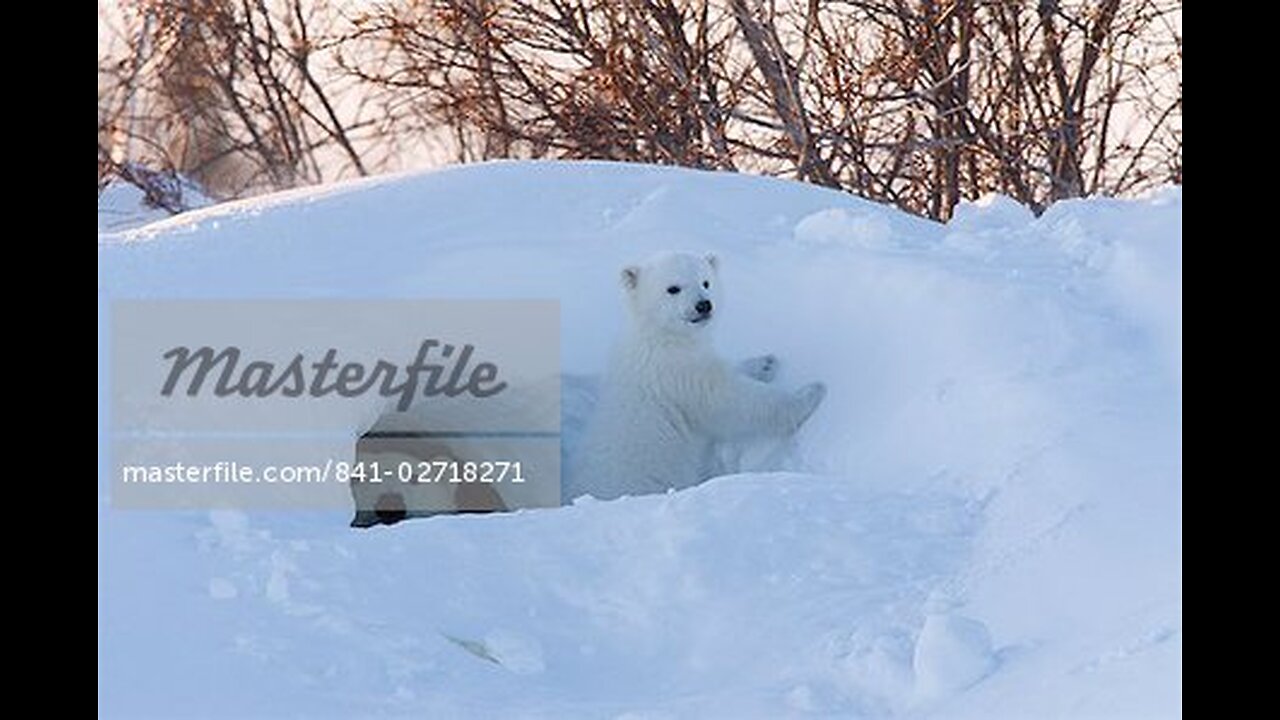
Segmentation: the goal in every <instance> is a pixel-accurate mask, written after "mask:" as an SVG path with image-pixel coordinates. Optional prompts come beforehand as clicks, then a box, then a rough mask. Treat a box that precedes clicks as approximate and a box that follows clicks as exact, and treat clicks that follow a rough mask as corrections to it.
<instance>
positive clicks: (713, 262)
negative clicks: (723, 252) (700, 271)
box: [702, 252, 720, 270]
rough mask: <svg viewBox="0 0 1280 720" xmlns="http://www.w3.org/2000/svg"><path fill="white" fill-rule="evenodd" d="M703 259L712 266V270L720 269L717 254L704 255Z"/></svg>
mask: <svg viewBox="0 0 1280 720" xmlns="http://www.w3.org/2000/svg"><path fill="white" fill-rule="evenodd" d="M702 259H703V260H706V261H707V264H708V265H710V266H711V269H712V270H719V269H720V257H719V256H718V255H716V254H715V253H710V252H709V253H707V254H706V255H703V256H702Z"/></svg>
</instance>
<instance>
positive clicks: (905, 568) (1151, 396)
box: [98, 163, 1182, 718]
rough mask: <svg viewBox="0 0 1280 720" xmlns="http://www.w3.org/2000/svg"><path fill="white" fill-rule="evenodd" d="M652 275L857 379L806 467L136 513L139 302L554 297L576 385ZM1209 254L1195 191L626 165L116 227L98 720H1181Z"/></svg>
mask: <svg viewBox="0 0 1280 720" xmlns="http://www.w3.org/2000/svg"><path fill="white" fill-rule="evenodd" d="M100 226H101V224H100ZM661 249H692V250H711V251H715V252H717V253H719V254H720V255H721V257H722V259H723V270H722V275H723V278H722V279H723V283H724V288H725V289H724V292H723V298H724V301H723V303H722V306H723V312H722V314H721V316H720V322H721V325H720V327H719V328H718V330H717V334H718V338H719V345H720V347H721V349H722V350H723V351H724V352H725V353H726V354H729V355H733V356H743V357H745V356H748V355H754V354H761V353H765V352H773V353H776V354H778V355H779V356H780V357H781V358H782V359H783V362H784V369H783V376H782V378H781V380H782V381H783V382H788V383H793V382H794V381H795V380H796V379H798V378H805V379H814V378H817V379H822V380H824V381H826V383H827V384H828V387H829V391H830V392H829V395H828V397H827V400H826V402H825V403H824V405H823V406H822V408H820V409H819V411H818V413H817V414H816V415H815V416H814V417H813V418H812V419H811V420H810V422H809V424H808V425H807V426H806V428H805V430H804V431H803V433H802V435H801V437H800V442H799V448H798V452H797V458H796V459H795V464H796V467H794V468H792V470H793V471H792V472H787V473H780V474H746V475H737V476H730V477H723V478H717V479H715V480H713V481H711V482H709V483H707V484H705V485H702V486H699V487H696V488H692V489H690V490H687V491H683V492H679V493H673V494H669V495H665V496H652V497H642V498H624V499H622V500H618V501H614V502H607V503H602V502H594V501H584V502H580V503H578V504H577V505H575V506H573V507H566V508H560V509H555V510H541V511H530V512H520V513H514V514H509V515H501V516H471V517H441V518H433V519H430V520H425V521H417V522H410V523H404V524H401V525H397V526H394V527H390V528H380V529H377V530H374V531H367V532H358V531H353V530H350V529H348V528H347V527H346V526H345V521H346V519H347V516H345V515H343V514H340V513H303V512H296V513H272V514H257V513H255V514H246V513H242V512H236V511H213V512H206V513H148V512H127V513H126V512H119V511H113V510H111V509H110V499H109V493H108V489H107V485H108V484H107V479H106V478H105V461H104V458H103V447H104V437H105V435H106V433H107V432H108V428H107V425H106V422H107V421H106V417H107V413H106V412H105V410H104V398H105V395H104V390H103V373H104V370H103V362H102V358H103V357H104V349H103V348H104V347H105V343H106V342H107V340H108V337H107V336H108V333H109V328H108V327H107V326H106V324H105V317H106V312H105V308H106V307H107V305H108V304H109V302H110V300H111V299H113V298H122V297H151V298H157V297H159V298H165V297H201V298H220V297H254V298H264V297H290V298H295V297H303V298H305V297H458V298H472V297H474V298H486V297H499V298H527V297H550V298H557V299H559V300H560V302H561V307H562V326H563V337H562V345H563V346H562V353H561V356H562V358H563V363H564V366H565V371H566V372H567V373H570V374H582V375H590V374H593V373H598V372H599V370H600V368H601V367H602V366H603V364H604V359H605V355H606V353H607V350H608V347H609V343H610V339H611V336H612V334H613V332H614V331H615V329H616V328H617V327H618V325H619V323H620V321H621V312H622V311H621V305H620V301H619V300H618V290H617V281H616V277H617V269H618V268H619V267H621V266H622V265H623V264H625V263H626V262H628V261H632V260H635V259H638V258H643V257H645V256H647V255H648V254H650V253H652V252H654V251H656V250H661ZM1181 253H1182V196H1181V190H1180V189H1167V190H1164V191H1162V192H1159V193H1157V194H1154V195H1152V196H1149V197H1147V198H1143V199H1139V200H1129V201H1120V200H1086V201H1072V202H1064V203H1059V204H1057V205H1055V206H1054V207H1052V208H1051V209H1050V210H1049V211H1048V212H1047V213H1045V214H1044V215H1043V216H1042V217H1040V218H1034V217H1032V216H1031V215H1030V214H1029V213H1027V212H1025V210H1023V209H1022V208H1020V207H1018V206H1017V205H1015V204H1013V203H1012V202H1010V201H1008V200H1006V199H1003V198H998V197H993V198H986V199H984V200H982V201H980V202H977V203H974V204H972V205H966V206H963V207H962V208H960V211H959V212H958V213H957V216H956V218H955V220H953V221H952V222H951V223H950V224H948V225H945V226H943V225H938V224H935V223H931V222H927V221H924V220H920V219H918V218H913V217H910V216H907V215H904V214H902V213H899V212H897V211H894V210H892V209H889V208H885V207H882V206H879V205H875V204H872V203H869V202H866V201H863V200H860V199H858V198H854V197H850V196H847V195H843V194H839V193H834V192H830V191H826V190H822V189H818V188H814V187H811V186H807V185H801V184H797V183H790V182H782V181H775V180H769V179H762V178H757V177H749V176H743V175H730V174H713V173H702V172H693V171H686V170H677V169H664V168H651V167H643V166H621V165H612V164H604V163H499V164H490V165H483V166H470V167H465V168H456V169H450V170H445V171H439V172H431V173H424V174H416V175H405V176H388V177H380V178H373V179H369V180H364V181H359V182H354V183H348V184H343V185H337V186H330V187H324V188H318V189H310V190H304V191H297V192H291V193H283V194H278V195H274V196H269V197H265V198H261V199H255V200H252V201H246V202H239V203H231V204H225V205H219V206H215V207H210V208H205V209H201V210H198V211H194V212H190V213H186V214H183V215H180V216H178V217H175V218H171V219H168V220H164V221H161V222H158V223H154V224H151V225H148V226H145V227H143V228H139V229H136V230H130V231H124V232H120V233H112V234H101V233H100V234H99V246H98V309H99V313H98V316H99V325H98V343H99V371H98V372H99V411H98V437H99V442H98V447H99V462H98V467H99V480H98V488H99V490H98V621H99V622H98V695H99V708H100V712H101V713H102V714H104V715H108V716H148V715H162V716H169V717H178V716H207V717H243V716H256V717H286V716H288V717H316V716H338V717H349V716H369V715H379V716H405V717H409V716H412V717H446V716H481V717H487V716H496V715H503V716H515V717H578V716H580V717H633V718H635V717H779V716H797V717H803V716H807V715H814V716H846V717H883V716H910V717H982V718H991V717H1027V716H1126V717H1135V716H1174V715H1179V714H1180V712H1181V681H1182V565H1181V563H1182V529H1181V518H1182V494H1181V492H1182V457H1181V452H1182V450H1181V445H1182V398H1181V386H1182V362H1181V357H1182V329H1181V324H1182V297H1181V293H1182V260H1181V257H1182V256H1181ZM573 407H574V404H573V403H572V402H569V403H566V408H568V409H569V410H567V412H570V414H571V415H570V416H569V417H567V418H566V424H565V432H566V438H565V439H566V442H569V443H572V442H573V440H574V439H575V433H576V432H577V431H578V430H580V423H579V420H580V418H578V417H574V416H572V408H573Z"/></svg>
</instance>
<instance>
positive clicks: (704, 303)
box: [693, 299, 711, 315]
mask: <svg viewBox="0 0 1280 720" xmlns="http://www.w3.org/2000/svg"><path fill="white" fill-rule="evenodd" d="M693 309H694V310H697V311H698V314H699V315H710V314H711V301H710V300H706V299H703V300H699V301H698V304H696V305H694V306H693Z"/></svg>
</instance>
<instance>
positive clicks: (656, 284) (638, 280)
mask: <svg viewBox="0 0 1280 720" xmlns="http://www.w3.org/2000/svg"><path fill="white" fill-rule="evenodd" d="M717 264H718V261H717V259H716V256H715V255H712V254H710V253H708V254H706V255H693V254H690V253H676V252H665V253H659V254H657V255H654V256H653V257H650V258H649V259H648V260H646V261H645V262H643V263H641V264H639V265H630V266H628V267H625V268H623V269H622V287H623V290H624V291H625V292H626V294H627V305H628V307H629V309H630V310H631V319H632V321H633V322H634V324H635V326H636V328H637V329H639V330H643V331H649V332H660V333H670V334H675V335H688V336H692V335H697V334H700V333H702V332H704V331H705V330H706V329H707V327H709V326H710V325H711V320H712V318H714V317H715V313H716V301H715V294H716V291H717V290H718V286H719V282H718V280H717V277H716V268H717Z"/></svg>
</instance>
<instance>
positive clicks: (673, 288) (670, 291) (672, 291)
mask: <svg viewBox="0 0 1280 720" xmlns="http://www.w3.org/2000/svg"><path fill="white" fill-rule="evenodd" d="M703 284H704V285H705V284H706V283H703ZM667 294H668V295H679V294H680V286H679V285H672V286H671V287H668V288H667Z"/></svg>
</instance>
